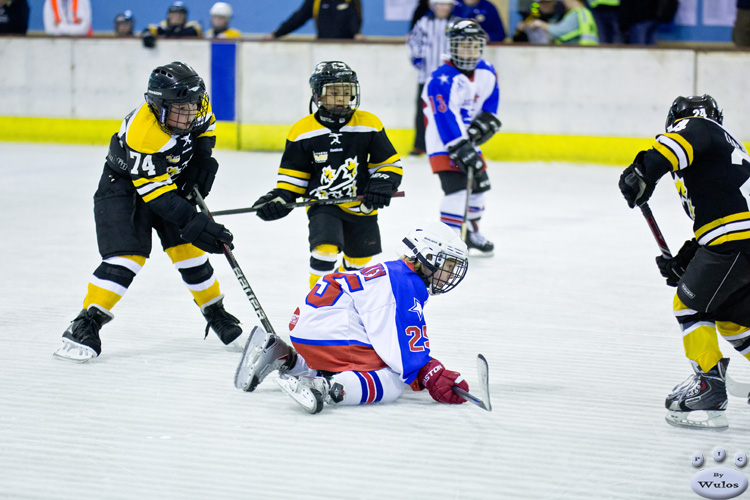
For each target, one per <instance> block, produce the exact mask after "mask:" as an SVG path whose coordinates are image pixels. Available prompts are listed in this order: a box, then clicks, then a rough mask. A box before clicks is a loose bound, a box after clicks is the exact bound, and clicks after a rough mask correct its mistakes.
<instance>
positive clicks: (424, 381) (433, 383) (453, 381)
mask: <svg viewBox="0 0 750 500" xmlns="http://www.w3.org/2000/svg"><path fill="white" fill-rule="evenodd" d="M417 379H418V380H419V384H420V386H421V387H423V388H425V389H427V390H428V391H430V396H432V399H434V400H435V401H437V402H438V403H448V404H453V405H458V404H461V403H465V402H466V401H465V400H464V399H463V398H462V397H461V396H458V395H456V394H455V393H454V392H453V386H454V385H457V386H459V387H460V388H461V389H463V390H465V391H468V390H469V384H468V383H467V382H466V381H465V380H464V379H463V377H462V376H461V374H460V373H458V372H452V371H450V370H446V369H445V367H444V366H443V364H442V363H441V362H440V361H438V360H437V359H435V358H432V359H431V360H430V362H429V363H427V364H426V365H424V366H423V367H422V368H421V369H420V370H419V374H418V375H417Z"/></svg>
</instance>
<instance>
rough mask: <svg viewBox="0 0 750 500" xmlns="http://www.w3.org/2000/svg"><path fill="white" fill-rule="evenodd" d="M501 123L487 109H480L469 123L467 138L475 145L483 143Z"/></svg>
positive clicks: (498, 128) (494, 132)
mask: <svg viewBox="0 0 750 500" xmlns="http://www.w3.org/2000/svg"><path fill="white" fill-rule="evenodd" d="M501 125H502V123H500V120H498V119H497V117H496V116H495V115H493V114H492V113H489V112H487V111H482V112H481V113H479V116H477V117H476V118H474V121H473V122H471V125H469V130H467V132H468V133H469V139H471V142H473V143H474V144H475V145H476V146H479V145H480V144H484V143H485V142H487V141H489V140H490V139H491V138H492V136H493V135H495V134H496V133H497V131H498V130H500V127H501Z"/></svg>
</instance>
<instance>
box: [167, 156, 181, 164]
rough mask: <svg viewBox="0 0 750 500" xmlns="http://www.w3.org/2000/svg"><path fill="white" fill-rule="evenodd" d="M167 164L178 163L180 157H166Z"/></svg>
mask: <svg viewBox="0 0 750 500" xmlns="http://www.w3.org/2000/svg"><path fill="white" fill-rule="evenodd" d="M167 162H168V163H180V155H177V156H173V155H167Z"/></svg>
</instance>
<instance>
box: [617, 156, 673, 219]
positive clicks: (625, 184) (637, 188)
mask: <svg viewBox="0 0 750 500" xmlns="http://www.w3.org/2000/svg"><path fill="white" fill-rule="evenodd" d="M646 153H647V151H641V152H639V153H638V154H637V155H636V157H635V160H633V163H632V164H631V165H630V166H629V167H628V168H626V169H625V170H624V171H623V172H622V175H620V183H619V186H620V192H621V193H622V195H623V196H624V197H625V201H627V202H628V206H629V207H630V208H635V206H636V205H637V206H641V205H643V204H644V203H646V202H647V201H648V199H649V198H651V195H652V194H654V188H656V183H657V182H659V179H660V178H661V176H662V175H664V173H665V172H660V171H657V170H658V169H653V168H652V169H649V168H647V167H646V164H645V163H644V161H643V159H644V157H645V156H646Z"/></svg>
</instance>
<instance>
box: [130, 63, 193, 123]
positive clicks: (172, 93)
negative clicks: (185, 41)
mask: <svg viewBox="0 0 750 500" xmlns="http://www.w3.org/2000/svg"><path fill="white" fill-rule="evenodd" d="M145 97H146V102H147V103H148V105H149V108H150V109H151V111H152V112H153V114H154V116H155V117H156V121H157V122H158V123H159V126H160V127H161V129H162V130H163V131H164V132H166V133H167V134H170V135H184V134H187V133H190V132H191V131H192V130H193V129H194V128H195V126H196V124H197V122H198V120H197V119H196V118H197V117H199V116H203V115H205V114H206V112H207V110H208V94H207V93H206V84H205V83H204V82H203V79H202V78H201V77H200V76H198V73H196V72H195V70H194V69H193V68H191V67H190V66H188V65H187V64H185V63H181V62H179V61H174V62H171V63H169V64H165V65H164V66H159V67H157V68H155V69H154V70H153V71H152V72H151V76H150V77H149V79H148V90H147V92H146V94H145ZM185 103H188V104H192V105H194V107H192V106H191V107H190V109H189V110H188V109H186V108H187V107H186V106H179V109H177V108H176V109H175V110H174V112H173V116H175V115H180V114H192V115H193V117H192V118H193V119H192V120H189V121H187V122H185V121H184V120H181V121H178V123H179V124H178V125H174V124H170V121H169V117H170V111H172V106H173V105H181V104H185ZM183 123H184V125H183V126H180V125H182V124H183Z"/></svg>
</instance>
